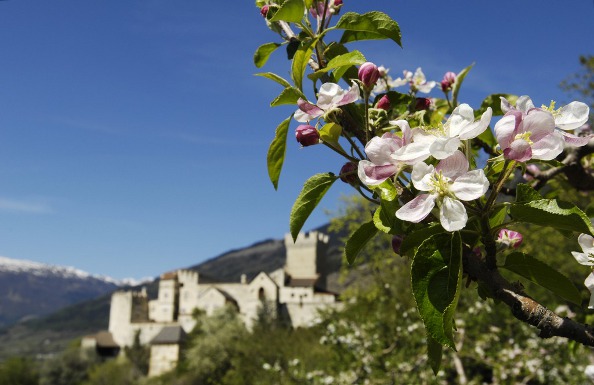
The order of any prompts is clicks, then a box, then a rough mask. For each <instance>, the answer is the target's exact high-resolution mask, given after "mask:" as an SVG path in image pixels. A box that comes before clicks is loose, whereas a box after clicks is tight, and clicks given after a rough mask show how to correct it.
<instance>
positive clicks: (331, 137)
mask: <svg viewBox="0 0 594 385" xmlns="http://www.w3.org/2000/svg"><path fill="white" fill-rule="evenodd" d="M319 133H320V139H322V141H323V142H324V143H326V144H328V145H330V146H332V147H334V148H336V149H338V150H342V151H343V152H344V150H343V148H342V146H341V145H340V143H338V139H339V138H340V134H341V133H342V127H341V126H340V125H339V124H336V123H328V124H325V125H324V126H323V127H322V128H321V129H320V130H319Z"/></svg>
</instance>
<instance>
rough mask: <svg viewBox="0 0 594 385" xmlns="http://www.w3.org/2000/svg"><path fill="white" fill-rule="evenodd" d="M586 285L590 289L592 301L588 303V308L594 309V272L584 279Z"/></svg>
mask: <svg viewBox="0 0 594 385" xmlns="http://www.w3.org/2000/svg"><path fill="white" fill-rule="evenodd" d="M584 285H586V288H588V290H590V303H589V304H588V309H594V273H590V275H588V277H587V278H586V280H585V281H584Z"/></svg>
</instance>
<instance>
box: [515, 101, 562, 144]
mask: <svg viewBox="0 0 594 385" xmlns="http://www.w3.org/2000/svg"><path fill="white" fill-rule="evenodd" d="M522 123H523V125H522V129H521V131H522V132H530V133H531V134H530V140H531V141H533V142H537V141H539V140H540V139H542V138H543V137H545V136H547V135H549V134H551V133H552V132H553V131H555V119H554V118H553V115H552V114H551V113H550V112H548V111H543V110H540V109H533V110H530V111H528V114H527V115H526V116H525V117H524V120H523V121H522Z"/></svg>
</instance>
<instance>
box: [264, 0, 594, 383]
mask: <svg viewBox="0 0 594 385" xmlns="http://www.w3.org/2000/svg"><path fill="white" fill-rule="evenodd" d="M256 6H257V7H258V8H259V9H260V12H261V14H262V16H263V18H264V21H265V23H266V25H267V26H268V27H269V28H270V29H271V30H272V31H274V32H276V33H277V34H278V35H279V36H280V40H281V42H280V43H278V42H272V43H266V44H263V45H262V46H260V47H259V48H258V49H257V51H256V53H255V55H254V62H255V65H256V66H257V67H258V68H260V67H263V66H264V65H265V64H266V62H267V60H268V58H269V57H270V55H271V54H272V53H273V52H274V51H276V50H277V49H279V48H280V47H284V48H285V49H286V52H287V54H288V57H289V60H290V67H291V72H290V76H291V79H289V80H287V79H285V78H283V77H281V76H279V75H277V74H274V73H270V72H263V73H259V74H258V75H260V76H262V77H265V78H268V79H270V80H272V81H275V82H277V83H278V84H280V85H281V86H282V87H283V90H282V92H281V93H280V94H279V95H278V96H277V97H276V98H275V99H274V100H273V101H272V103H271V106H273V107H274V106H279V105H287V104H292V105H295V106H296V110H295V112H294V113H293V114H292V115H291V116H290V117H288V118H287V119H286V120H284V121H283V122H282V123H280V125H279V126H278V127H277V128H276V133H275V136H274V139H273V141H272V143H271V145H270V148H269V152H268V173H269V176H270V179H271V181H272V183H273V185H274V187H275V188H276V187H277V186H278V182H279V178H280V175H281V169H282V165H283V162H284V157H285V149H286V145H287V137H288V132H289V128H290V127H291V126H292V125H294V124H298V126H297V127H296V130H295V136H296V139H297V142H299V144H301V145H302V146H303V147H307V146H312V145H324V146H326V147H327V148H328V150H329V151H332V152H333V153H335V154H338V155H339V156H341V157H343V158H344V159H345V162H346V163H345V165H344V166H343V167H342V169H341V170H340V171H339V172H338V173H337V174H335V173H332V172H328V173H323V174H317V175H314V176H312V177H311V178H310V179H308V180H307V181H306V182H305V184H304V187H303V190H302V191H301V193H300V194H299V196H298V197H297V200H296V202H295V204H294V206H293V210H292V212H291V216H290V230H291V233H292V235H293V237H296V236H297V234H298V233H299V231H300V230H301V228H302V226H303V225H304V223H305V221H306V220H307V218H308V216H309V215H310V214H311V212H312V211H313V210H314V209H315V207H316V206H317V204H318V203H319V202H320V200H321V199H322V197H323V196H324V194H325V193H326V192H327V191H328V189H329V188H330V187H331V186H332V184H333V183H334V182H336V181H337V180H339V179H340V180H341V181H343V182H346V183H349V184H350V185H351V186H352V187H353V188H354V189H355V190H356V191H357V192H358V193H360V194H361V195H362V196H364V197H365V198H366V199H368V200H369V201H371V202H374V203H375V204H376V209H375V213H374V216H373V220H372V221H370V222H368V223H365V224H363V225H362V226H361V227H360V228H359V229H358V230H356V231H355V232H354V233H353V234H352V235H351V236H350V238H349V240H348V241H347V243H346V245H345V256H346V260H347V261H349V262H352V261H354V260H355V258H356V257H357V254H358V253H359V251H360V250H361V249H362V248H363V247H364V245H365V244H366V243H367V242H368V241H369V240H371V239H372V238H373V237H374V236H375V235H377V234H378V232H385V233H389V234H392V235H393V236H394V241H393V242H392V244H393V246H394V247H395V248H396V249H397V250H396V251H397V252H398V253H399V254H400V255H403V256H408V257H410V258H411V261H412V262H411V272H412V274H411V276H412V277H411V285H412V292H413V296H414V299H415V302H416V305H417V309H418V311H419V314H420V317H421V319H422V321H423V324H424V326H425V329H426V332H427V345H428V355H429V362H430V363H431V366H432V368H433V369H434V371H436V372H437V371H438V370H439V367H440V363H441V357H442V352H443V348H444V347H447V348H450V349H454V350H455V349H456V344H455V340H456V333H455V329H456V325H455V322H454V319H455V318H454V315H455V312H456V310H457V305H458V298H459V295H460V292H461V290H462V289H463V287H464V286H465V285H464V281H466V287H469V286H470V284H471V283H473V282H474V283H476V284H475V285H473V287H476V288H478V295H479V296H480V297H481V298H482V299H485V300H486V299H487V298H492V299H495V300H496V301H499V302H502V303H504V304H505V305H507V306H508V307H509V309H510V312H511V314H513V315H514V316H515V317H516V318H517V319H518V320H520V321H522V322H525V323H527V324H529V325H532V326H534V327H535V328H536V329H538V331H539V335H540V336H541V337H543V338H547V337H552V336H562V337H566V338H568V339H570V340H574V341H577V342H580V343H582V344H585V345H589V346H594V329H593V328H591V327H590V326H588V325H585V324H581V323H579V322H576V321H574V320H572V319H569V318H563V317H561V316H559V315H557V314H555V313H554V312H553V311H551V310H549V309H548V308H546V307H545V306H544V305H543V304H541V303H540V302H539V301H538V299H535V298H532V297H531V296H530V295H529V293H526V292H525V290H524V289H523V288H522V287H521V286H520V285H516V284H514V283H512V282H510V281H509V280H508V279H507V278H505V277H504V275H502V274H501V271H502V270H507V271H508V272H511V273H512V274H517V275H519V276H522V277H524V278H526V279H528V280H530V281H533V282H535V283H536V284H538V285H540V286H542V287H544V288H545V289H548V290H550V291H552V292H553V293H555V294H557V295H558V296H560V297H561V298H563V299H564V300H566V301H568V302H572V303H574V304H577V305H582V303H583V302H584V301H585V299H583V298H582V296H581V293H580V291H579V290H578V289H577V288H576V287H575V286H574V284H573V283H572V282H571V281H570V280H569V279H568V278H566V277H565V276H563V275H562V274H561V273H559V272H558V270H557V269H555V268H554V267H551V266H548V265H546V264H545V263H543V262H542V261H539V260H537V259H536V258H534V257H533V256H531V255H528V254H526V253H522V252H520V251H517V250H515V249H517V248H518V247H519V246H520V244H521V243H522V235H521V234H520V233H518V232H517V231H514V230H513V228H514V227H515V226H517V225H518V224H522V223H529V224H532V225H535V226H549V227H553V228H555V229H557V230H558V231H560V232H562V233H563V234H565V235H567V236H571V237H576V238H578V236H579V244H580V245H581V247H582V252H581V253H580V252H575V253H574V254H573V255H574V257H575V259H576V260H577V261H578V262H579V263H581V264H584V265H588V266H593V265H594V262H593V261H594V254H593V253H594V246H593V245H592V239H594V238H592V236H594V227H593V225H592V223H591V221H590V219H589V218H588V216H587V215H586V214H585V213H584V212H583V211H582V210H581V209H580V208H578V207H577V206H576V205H574V204H572V203H570V202H564V201H561V200H559V199H558V198H556V196H555V194H554V191H552V192H551V191H550V190H551V187H550V184H549V182H550V181H552V180H553V179H554V178H558V177H564V178H566V179H567V181H568V182H569V184H570V185H572V186H573V187H574V188H576V189H578V190H582V191H591V190H594V173H592V170H591V169H590V168H589V167H588V164H589V163H588V162H589V160H588V159H590V158H591V157H592V154H593V153H594V140H593V139H592V135H591V134H590V132H589V131H588V127H587V126H586V125H585V123H586V121H587V120H588V116H589V108H588V106H587V105H586V104H584V103H581V102H578V101H575V102H572V103H570V104H568V105H566V106H563V107H560V108H556V106H555V105H554V103H551V105H549V106H543V107H536V106H535V104H534V103H533V102H532V100H531V99H530V98H529V97H528V96H521V97H517V96H514V95H504V94H496V95H489V96H487V97H486V98H485V100H484V101H483V103H482V104H481V105H480V106H478V107H475V108H474V109H473V108H472V107H471V106H470V105H468V104H466V103H460V102H459V100H458V96H459V92H460V89H461V87H462V84H463V81H464V79H465V77H466V76H467V74H468V73H469V71H470V70H471V67H472V66H469V67H467V68H464V69H463V70H462V71H460V72H459V73H457V74H456V73H453V72H447V73H446V74H445V75H444V77H443V80H442V81H441V82H435V81H427V79H426V77H425V75H424V74H423V71H422V69H421V68H418V69H416V71H415V72H414V73H413V72H412V71H407V70H405V71H404V73H403V76H402V77H399V78H397V79H395V80H394V79H392V78H391V77H390V76H389V75H388V71H389V70H387V69H386V68H384V67H382V66H379V67H378V66H377V65H375V64H374V63H371V62H369V61H368V60H367V59H366V58H365V56H364V55H363V53H361V52H360V51H357V50H352V51H350V50H349V43H352V42H356V41H363V40H371V39H375V40H377V39H387V40H391V41H393V42H394V43H396V44H398V45H400V44H401V34H400V30H399V27H398V24H397V22H396V21H394V20H392V19H391V18H390V17H389V16H388V15H386V14H384V13H382V12H377V11H373V12H369V13H365V14H357V13H354V12H347V13H344V14H342V15H340V16H339V13H340V11H341V9H342V7H343V4H342V0H279V1H271V0H257V1H256ZM337 32H338V34H339V35H340V39H339V40H338V41H333V42H328V41H327V40H328V38H329V36H333V35H334V34H336V33H337ZM307 82H311V83H312V85H313V90H314V93H313V95H311V96H310V97H308V96H307V95H306V92H305V91H304V89H305V87H304V86H305V84H306V83H307ZM436 86H439V87H440V88H441V90H442V91H443V95H444V96H443V98H434V99H428V98H425V97H420V96H417V95H419V93H428V92H430V91H431V89H433V88H434V87H436ZM399 87H408V92H406V93H403V92H398V91H396V90H395V88H399ZM497 116H501V117H500V118H499V119H498V120H497V121H495V119H494V117H497ZM294 122H296V123H294ZM490 127H492V129H491V128H490ZM522 175H524V177H523V179H522V177H521V176H522ZM544 191H549V193H548V194H547V195H546V197H545V196H543V195H542V192H544ZM580 234H581V235H580ZM559 257H560V258H571V256H559ZM593 282H594V275H593V274H591V275H590V276H588V278H587V279H586V285H587V287H588V289H590V290H594V283H593ZM590 306H594V305H592V302H590Z"/></svg>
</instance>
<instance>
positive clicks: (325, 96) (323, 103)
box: [316, 83, 344, 110]
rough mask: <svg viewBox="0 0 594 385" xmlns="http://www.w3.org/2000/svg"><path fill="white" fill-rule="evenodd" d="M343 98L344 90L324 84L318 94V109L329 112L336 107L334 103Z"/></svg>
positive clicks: (330, 84) (333, 85)
mask: <svg viewBox="0 0 594 385" xmlns="http://www.w3.org/2000/svg"><path fill="white" fill-rule="evenodd" d="M343 96H344V90H343V89H342V88H340V86H339V85H338V84H336V83H324V84H322V86H321V87H320V92H319V93H318V102H317V103H316V104H317V105H318V107H320V108H321V109H323V110H330V109H332V108H334V107H336V103H337V102H338V101H339V100H340V99H342V97H343Z"/></svg>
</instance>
